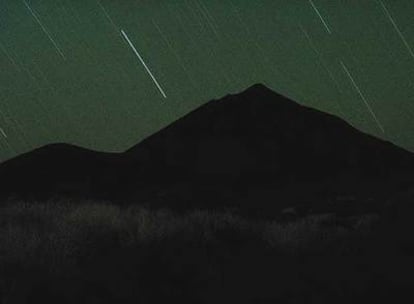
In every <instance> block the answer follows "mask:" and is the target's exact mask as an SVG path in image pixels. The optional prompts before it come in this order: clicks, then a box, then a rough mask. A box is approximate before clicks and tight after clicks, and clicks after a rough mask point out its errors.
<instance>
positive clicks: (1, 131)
mask: <svg viewBox="0 0 414 304" xmlns="http://www.w3.org/2000/svg"><path fill="white" fill-rule="evenodd" d="M0 133H1V135H3V137H4V138H7V134H6V132H4V130H3V128H0Z"/></svg>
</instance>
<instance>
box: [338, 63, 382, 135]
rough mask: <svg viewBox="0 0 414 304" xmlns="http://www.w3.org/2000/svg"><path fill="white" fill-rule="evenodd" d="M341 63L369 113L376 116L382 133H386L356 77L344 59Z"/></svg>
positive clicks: (375, 118)
mask: <svg viewBox="0 0 414 304" xmlns="http://www.w3.org/2000/svg"><path fill="white" fill-rule="evenodd" d="M341 65H342V68H343V69H344V71H345V73H346V74H347V76H348V77H349V79H350V80H351V82H352V85H353V86H354V87H355V89H356V90H357V92H358V94H359V96H360V97H361V99H362V101H363V102H364V104H365V106H366V107H367V108H368V111H369V113H370V114H371V116H372V117H373V118H374V120H375V122H376V123H377V125H378V127H379V128H380V129H381V131H382V133H385V130H384V127H383V126H382V124H381V122H380V121H379V120H378V118H377V115H376V114H375V113H374V111H373V110H372V108H371V106H370V105H369V103H368V101H367V99H366V98H365V96H364V94H362V91H361V89H360V88H359V86H358V85H357V83H356V82H355V80H354V77H352V75H351V73H350V72H349V70H348V68H347V67H346V65H345V64H344V63H343V62H342V61H341Z"/></svg>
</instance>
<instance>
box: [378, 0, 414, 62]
mask: <svg viewBox="0 0 414 304" xmlns="http://www.w3.org/2000/svg"><path fill="white" fill-rule="evenodd" d="M378 1H379V3H380V4H381V6H382V8H383V10H384V12H385V14H386V15H387V17H388V19H389V20H390V22H391V23H392V26H393V27H394V29H395V31H396V32H397V34H398V36H400V38H401V40H402V42H403V43H404V45H405V47H406V48H407V50H408V52H409V53H410V55H411V57H412V58H413V59H414V52H413V49H412V48H411V46H410V45H409V44H408V42H407V39H405V37H404V35H403V33H402V32H401V30H400V28H399V27H398V25H397V23H396V22H395V20H394V18H393V17H392V16H391V13H390V11H389V10H388V8H387V7H386V6H385V4H384V2H382V0H378Z"/></svg>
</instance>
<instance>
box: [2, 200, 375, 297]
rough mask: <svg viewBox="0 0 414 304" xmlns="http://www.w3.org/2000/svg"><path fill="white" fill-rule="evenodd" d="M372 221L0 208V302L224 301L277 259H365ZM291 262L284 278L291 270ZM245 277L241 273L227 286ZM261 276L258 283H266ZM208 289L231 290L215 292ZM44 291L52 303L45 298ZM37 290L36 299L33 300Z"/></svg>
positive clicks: (87, 205)
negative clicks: (214, 297) (48, 289)
mask: <svg viewBox="0 0 414 304" xmlns="http://www.w3.org/2000/svg"><path fill="white" fill-rule="evenodd" d="M377 220H378V218H377V217H376V216H375V215H366V216H360V217H354V218H348V219H347V220H346V225H345V224H344V223H343V221H339V220H338V219H337V218H336V217H335V216H334V215H329V214H327V215H313V216H307V217H304V218H300V219H298V220H296V221H292V222H284V223H282V222H278V221H269V220H258V219H247V218H243V217H241V216H238V215H236V214H232V213H228V212H215V211H207V210H193V211H191V212H188V213H185V214H177V213H174V212H172V211H171V210H166V209H160V210H150V209H147V208H143V207H140V206H128V207H120V206H116V205H113V204H110V203H107V202H93V201H84V202H76V203H75V202H71V201H50V202H47V203H24V202H13V203H10V204H7V205H5V206H4V207H2V208H1V209H0V244H1V247H0V271H1V273H0V295H2V297H3V302H0V303H11V302H12V300H10V299H15V298H16V297H23V296H24V297H25V299H28V298H30V297H32V298H35V299H41V301H42V302H44V303H47V302H48V301H50V302H53V301H58V300H56V297H57V298H59V297H63V295H66V296H65V298H66V299H67V301H68V303H78V302H79V301H81V300H80V299H83V301H89V302H90V303H93V302H94V301H95V300H93V299H92V298H96V297H97V298H96V301H97V303H104V302H105V301H108V303H114V302H119V303H129V302H131V303H132V302H134V301H136V300H137V299H141V300H142V301H143V303H155V302H164V301H166V300H171V299H177V300H180V301H182V302H186V301H187V302H189V303H190V302H197V301H199V300H200V298H202V299H205V298H208V297H210V296H212V295H214V294H217V295H220V297H221V296H222V295H223V294H226V293H231V290H232V287H231V286H233V285H234V284H235V283H234V281H237V280H238V279H240V278H241V277H244V276H246V278H247V277H252V276H253V274H252V273H254V272H255V271H256V270H257V269H261V267H264V268H263V269H265V268H268V267H276V268H277V269H279V271H280V268H281V267H282V266H283V267H284V266H286V265H279V263H280V261H281V260H286V259H288V260H289V259H291V258H292V257H294V258H297V257H306V256H329V257H330V258H332V257H346V256H360V255H363V254H365V252H364V250H365V245H366V243H367V240H368V239H369V238H370V235H371V234H372V233H373V227H375V225H374V224H375V223H376V222H377ZM265 261H266V262H265ZM262 262H263V263H264V264H262ZM292 263H293V262H291V265H292V270H289V271H293V269H296V268H297V264H295V263H293V264H292ZM255 264H257V269H250V267H251V265H255ZM243 269H246V273H244V274H242V275H240V276H239V277H237V278H233V279H230V278H228V276H230V277H233V276H234V275H235V274H236V273H238V272H239V271H241V270H243ZM249 269H250V270H249ZM286 271H287V270H283V271H282V272H281V273H285V274H284V275H286ZM295 271H296V270H295ZM226 276H227V277H226ZM263 276H264V277H263V278H258V279H257V280H258V281H261V282H262V283H265V282H267V281H268V279H266V275H265V274H264V275H263ZM216 281H217V282H221V283H220V284H222V285H223V286H229V287H228V288H226V291H223V290H221V288H222V287H221V286H222V285H220V284H219V283H217V282H216ZM211 282H216V283H211ZM50 284H52V286H55V287H53V288H52V287H51V289H52V290H53V291H52V292H51V294H50V293H47V292H46V291H45V286H50ZM53 284H55V285H53ZM217 284H218V285H217ZM251 284H252V285H253V286H255V284H256V283H255V282H251ZM97 286H98V287H97ZM42 288H43V289H42ZM257 288H258V287H257ZM39 289H42V290H44V291H43V293H41V294H40V295H39V294H38V295H36V292H35V291H36V290H39ZM97 290H98V291H97ZM69 293H70V294H71V295H72V294H73V295H74V298H73V299H72V300H68V299H71V297H72V296H68V294H69ZM46 294H47V295H48V296H46ZM48 297H49V298H48ZM99 297H102V298H99ZM0 298H1V297H0ZM86 299H89V300H86ZM91 299H92V300H91ZM13 301H15V300H13ZM39 301H40V300H39ZM59 301H61V299H60V298H59ZM214 301H216V300H214Z"/></svg>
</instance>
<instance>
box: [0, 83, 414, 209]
mask: <svg viewBox="0 0 414 304" xmlns="http://www.w3.org/2000/svg"><path fill="white" fill-rule="evenodd" d="M413 175H414V156H413V154H412V153H410V152H408V151H406V150H404V149H402V148H399V147H397V146H395V145H393V144H392V143H389V142H386V141H383V140H380V139H378V138H375V137H373V136H371V135H368V134H365V133H362V132H360V131H358V130H356V129H355V128H353V127H352V126H351V125H349V124H348V123H347V122H345V121H344V120H342V119H340V118H338V117H335V116H333V115H330V114H327V113H323V112H321V111H318V110H315V109H312V108H309V107H305V106H302V105H300V104H298V103H295V102H294V101H292V100H290V99H288V98H286V97H284V96H281V95H279V94H277V93H275V92H273V91H272V90H270V89H268V88H267V87H265V86H263V85H261V84H256V85H253V86H252V87H250V88H248V89H247V90H245V91H243V92H241V93H240V94H236V95H227V96H225V97H223V98H222V99H220V100H213V101H210V102H208V103H206V104H204V105H203V106H201V107H199V108H198V109H196V110H194V111H192V112H191V113H189V114H187V115H185V116H184V117H182V118H180V119H178V120H177V121H175V122H174V123H172V124H171V125H169V126H167V127H166V128H164V129H163V130H161V131H159V132H157V133H155V134H153V135H152V136H149V137H148V138H146V139H144V140H143V141H142V142H140V143H139V144H137V145H136V146H134V147H132V148H131V149H129V150H127V151H125V152H124V153H119V154H110V153H99V152H93V151H89V150H85V149H82V148H79V147H74V146H69V145H64V144H56V145H50V146H45V147H43V148H40V149H37V150H35V151H32V152H29V153H26V154H24V155H21V156H19V157H17V158H15V159H12V160H10V161H8V162H5V163H3V164H2V165H0V183H1V184H0V185H2V187H1V190H0V193H1V194H2V195H3V196H8V195H10V194H12V193H14V194H15V195H17V196H23V195H24V196H26V197H41V198H46V197H51V196H59V195H70V196H76V197H78V196H80V197H88V198H106V199H110V200H113V201H117V202H128V203H134V202H135V203H143V204H150V205H156V206H169V207H174V208H178V209H187V208H194V207H196V208H198V207H214V208H217V207H220V208H221V207H223V206H224V207H226V208H230V209H241V210H244V211H245V212H247V213H254V212H273V211H276V210H280V209H281V208H283V207H286V206H290V205H300V206H307V208H313V209H317V208H318V206H319V205H321V206H322V205H323V206H324V207H323V208H327V207H326V206H328V205H329V206H331V205H333V206H335V207H334V208H336V206H339V205H340V204H345V205H350V204H352V202H354V203H355V202H357V204H353V205H354V206H355V205H357V206H358V208H363V207H361V206H366V205H367V204H368V202H371V201H373V200H376V201H378V199H381V200H386V199H387V198H388V197H389V196H392V195H393V194H394V193H396V192H398V191H401V190H402V189H406V188H408V187H412V185H413V184H412V182H413ZM321 208H322V207H321Z"/></svg>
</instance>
